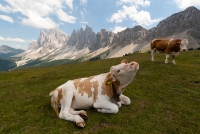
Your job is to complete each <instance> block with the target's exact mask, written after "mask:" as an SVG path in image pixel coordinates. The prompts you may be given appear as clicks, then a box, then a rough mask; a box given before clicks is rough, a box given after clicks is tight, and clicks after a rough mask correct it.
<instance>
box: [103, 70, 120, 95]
mask: <svg viewBox="0 0 200 134" xmlns="http://www.w3.org/2000/svg"><path fill="white" fill-rule="evenodd" d="M112 83H113V85H112ZM113 86H114V90H116V91H115V92H117V90H118V89H119V86H120V82H119V81H118V80H117V81H112V78H111V74H110V73H109V74H108V75H107V77H106V80H105V81H104V83H103V84H102V86H101V88H102V92H101V94H102V95H107V96H108V97H110V99H113V98H114V95H115V93H114V91H113Z"/></svg>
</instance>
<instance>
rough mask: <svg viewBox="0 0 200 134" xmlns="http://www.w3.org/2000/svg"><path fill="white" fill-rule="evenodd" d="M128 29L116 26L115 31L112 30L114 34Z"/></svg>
mask: <svg viewBox="0 0 200 134" xmlns="http://www.w3.org/2000/svg"><path fill="white" fill-rule="evenodd" d="M126 28H127V27H121V26H115V28H114V29H111V31H112V32H114V33H117V32H121V31H123V30H125V29H126Z"/></svg>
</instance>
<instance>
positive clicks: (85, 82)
mask: <svg viewBox="0 0 200 134" xmlns="http://www.w3.org/2000/svg"><path fill="white" fill-rule="evenodd" d="M106 76H107V73H105V74H100V75H96V76H91V77H88V78H81V79H76V80H71V81H69V82H70V83H73V85H74V87H75V88H74V98H73V100H72V105H71V107H72V108H74V109H88V108H91V107H92V106H93V104H94V102H95V101H96V100H97V99H98V97H97V96H98V93H100V92H101V85H102V83H103V82H104V81H105V78H106Z"/></svg>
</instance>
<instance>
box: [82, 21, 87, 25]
mask: <svg viewBox="0 0 200 134" xmlns="http://www.w3.org/2000/svg"><path fill="white" fill-rule="evenodd" d="M80 23H81V24H84V25H87V24H88V22H86V21H81V22H80Z"/></svg>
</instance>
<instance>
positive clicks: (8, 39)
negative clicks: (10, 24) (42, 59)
mask: <svg viewBox="0 0 200 134" xmlns="http://www.w3.org/2000/svg"><path fill="white" fill-rule="evenodd" d="M0 40H2V41H13V42H26V41H25V40H23V39H20V38H10V37H8V38H3V37H1V36H0Z"/></svg>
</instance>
